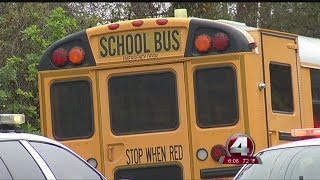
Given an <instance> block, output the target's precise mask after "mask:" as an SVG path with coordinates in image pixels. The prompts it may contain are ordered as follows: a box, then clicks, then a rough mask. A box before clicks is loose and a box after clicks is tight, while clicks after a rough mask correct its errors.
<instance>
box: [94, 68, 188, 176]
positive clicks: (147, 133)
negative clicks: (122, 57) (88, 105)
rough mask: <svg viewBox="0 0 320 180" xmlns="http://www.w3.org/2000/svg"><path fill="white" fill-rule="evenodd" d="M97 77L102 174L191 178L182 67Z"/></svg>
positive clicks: (110, 72)
mask: <svg viewBox="0 0 320 180" xmlns="http://www.w3.org/2000/svg"><path fill="white" fill-rule="evenodd" d="M98 79H99V80H98V84H99V87H98V88H97V89H99V93H100V97H99V98H100V100H101V103H100V113H101V124H102V129H103V131H102V140H103V154H104V157H103V158H104V162H105V169H104V172H105V174H107V175H109V176H110V175H114V178H115V179H121V178H130V177H148V174H153V175H154V174H157V173H160V174H166V176H167V177H172V178H178V177H181V179H191V168H190V154H189V140H188V138H189V136H188V125H187V111H186V98H185V96H186V95H185V80H184V72H183V64H182V63H174V64H166V65H153V66H140V67H131V68H124V69H121V70H120V69H109V70H99V71H98ZM155 108H156V109H155ZM159 109H160V110H159ZM141 174H144V175H141ZM160 174H159V177H160ZM128 176H130V177H128ZM154 178H157V177H154Z"/></svg>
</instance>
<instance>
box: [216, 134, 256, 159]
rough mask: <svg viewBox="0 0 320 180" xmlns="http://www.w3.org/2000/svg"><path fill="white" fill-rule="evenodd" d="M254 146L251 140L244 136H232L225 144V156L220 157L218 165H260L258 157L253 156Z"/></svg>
mask: <svg viewBox="0 0 320 180" xmlns="http://www.w3.org/2000/svg"><path fill="white" fill-rule="evenodd" d="M254 150H255V145H254V142H253V140H252V138H251V137H250V136H248V135H246V134H243V133H238V134H234V135H232V136H231V137H230V138H229V139H228V140H227V143H226V151H227V155H226V156H221V157H220V159H219V163H220V164H262V161H261V159H260V158H259V157H258V156H256V157H255V156H253V154H254Z"/></svg>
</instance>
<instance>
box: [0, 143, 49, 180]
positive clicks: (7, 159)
mask: <svg viewBox="0 0 320 180" xmlns="http://www.w3.org/2000/svg"><path fill="white" fill-rule="evenodd" d="M0 157H1V159H2V161H3V163H4V164H5V166H6V168H8V170H9V172H10V174H11V176H12V179H44V178H45V177H44V175H43V174H42V171H41V170H40V168H39V166H38V165H37V163H36V162H35V161H34V159H33V158H32V156H31V155H30V154H29V152H28V151H27V150H26V149H25V148H24V147H23V146H22V144H20V143H19V142H18V141H0ZM0 164H1V163H0ZM0 168H3V166H0ZM5 171H6V170H0V172H4V174H1V175H0V177H2V176H5V175H6V172H5ZM1 179H2V178H1Z"/></svg>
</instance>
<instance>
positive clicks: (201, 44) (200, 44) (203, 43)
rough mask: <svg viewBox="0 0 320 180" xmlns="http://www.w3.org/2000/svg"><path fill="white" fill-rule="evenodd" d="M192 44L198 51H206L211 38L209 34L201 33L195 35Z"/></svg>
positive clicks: (210, 44) (209, 45)
mask: <svg viewBox="0 0 320 180" xmlns="http://www.w3.org/2000/svg"><path fill="white" fill-rule="evenodd" d="M194 44H195V46H196V48H197V50H198V51H199V52H202V53H203V52H208V50H209V49H210V48H211V47H212V40H211V37H210V36H208V35H206V34H201V35H199V36H198V37H197V39H196V40H195V42H194Z"/></svg>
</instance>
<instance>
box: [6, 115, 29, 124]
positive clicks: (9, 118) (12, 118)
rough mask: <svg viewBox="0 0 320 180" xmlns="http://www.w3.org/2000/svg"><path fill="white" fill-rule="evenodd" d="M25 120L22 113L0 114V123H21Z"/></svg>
mask: <svg viewBox="0 0 320 180" xmlns="http://www.w3.org/2000/svg"><path fill="white" fill-rule="evenodd" d="M24 122H25V116H24V114H0V124H12V125H17V124H23V123H24Z"/></svg>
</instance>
